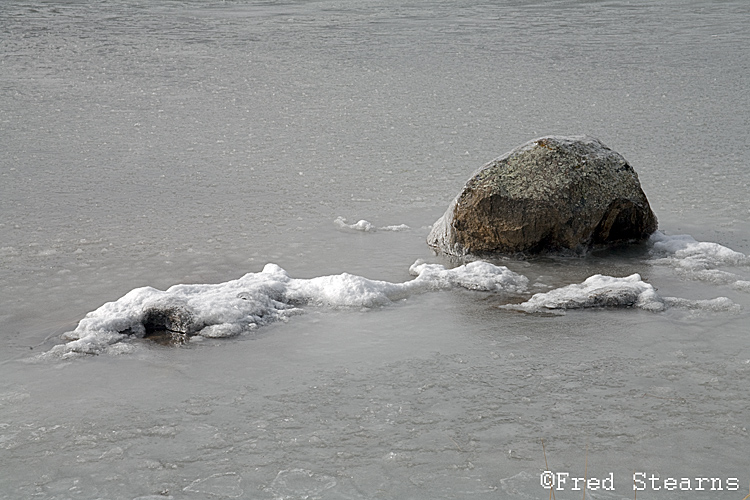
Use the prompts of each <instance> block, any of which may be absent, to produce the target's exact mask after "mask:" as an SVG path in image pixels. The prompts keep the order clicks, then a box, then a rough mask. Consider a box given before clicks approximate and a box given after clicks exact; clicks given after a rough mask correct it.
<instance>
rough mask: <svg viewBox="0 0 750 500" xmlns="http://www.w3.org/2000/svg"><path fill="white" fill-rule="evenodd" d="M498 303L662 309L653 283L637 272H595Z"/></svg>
mask: <svg viewBox="0 0 750 500" xmlns="http://www.w3.org/2000/svg"><path fill="white" fill-rule="evenodd" d="M501 307H503V308H507V309H517V310H521V311H525V312H528V313H534V312H541V311H550V310H552V311H562V310H565V309H584V308H592V307H637V308H640V309H646V310H649V311H662V310H663V309H664V302H663V300H662V299H661V298H660V297H659V296H658V295H657V294H656V291H655V290H654V287H653V286H652V285H650V284H649V283H646V282H644V281H643V280H642V279H641V276H640V275H639V274H632V275H630V276H626V277H624V278H614V277H612V276H605V275H602V274H595V275H593V276H591V277H589V278H587V279H586V280H585V281H584V282H583V283H574V284H572V285H567V286H564V287H561V288H555V289H553V290H550V291H549V292H543V293H537V294H534V295H533V296H532V297H531V298H530V299H529V300H527V301H526V302H523V303H521V304H508V305H505V306H501Z"/></svg>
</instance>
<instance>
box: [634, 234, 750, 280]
mask: <svg viewBox="0 0 750 500" xmlns="http://www.w3.org/2000/svg"><path fill="white" fill-rule="evenodd" d="M649 241H650V243H651V245H652V248H651V253H652V254H653V255H654V257H656V258H655V259H654V260H652V261H651V262H652V263H653V264H661V265H668V266H671V267H673V268H674V269H675V270H676V271H677V272H678V273H679V274H681V275H683V276H685V277H686V278H689V279H694V280H699V281H705V282H708V283H712V284H715V285H730V286H731V287H733V288H735V289H736V290H741V291H750V286H749V283H750V282H748V281H747V280H745V279H744V278H743V277H742V276H739V275H737V274H735V273H732V272H728V271H723V270H721V269H716V268H717V267H719V266H725V267H740V266H749V265H750V258H748V256H747V255H745V254H743V253H741V252H736V251H734V250H732V249H731V248H727V247H725V246H723V245H720V244H718V243H713V242H710V241H696V240H695V239H694V238H693V237H692V236H690V235H688V234H680V235H675V236H667V235H666V234H664V233H662V232H660V231H657V232H655V233H654V234H652V235H651V237H650V238H649Z"/></svg>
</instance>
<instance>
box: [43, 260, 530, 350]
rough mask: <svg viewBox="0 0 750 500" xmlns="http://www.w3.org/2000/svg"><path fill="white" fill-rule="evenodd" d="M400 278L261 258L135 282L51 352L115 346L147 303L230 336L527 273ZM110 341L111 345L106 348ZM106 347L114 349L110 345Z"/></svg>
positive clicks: (429, 270) (140, 327) (521, 279)
mask: <svg viewBox="0 0 750 500" xmlns="http://www.w3.org/2000/svg"><path fill="white" fill-rule="evenodd" d="M409 273H410V274H411V275H412V276H415V278H414V279H413V280H410V281H406V282H404V283H391V282H388V281H379V280H371V279H368V278H364V277H362V276H357V275H353V274H348V273H342V274H337V275H330V276H319V277H316V278H311V279H295V278H291V277H290V276H289V275H288V274H287V272H286V271H285V270H284V269H282V268H281V267H279V266H277V265H276V264H266V266H265V267H264V268H263V270H262V271H261V272H259V273H248V274H246V275H244V276H243V277H241V278H239V279H236V280H232V281H228V282H225V283H218V284H195V285H175V286H172V287H170V288H168V289H167V290H164V291H162V290H157V289H156V288H152V287H142V288H136V289H134V290H131V291H130V292H128V293H127V294H125V295H124V296H123V297H122V298H120V299H118V300H116V301H114V302H108V303H106V304H104V305H102V306H101V307H99V308H98V309H96V310H95V311H92V312H90V313H88V314H87V315H86V316H85V317H84V318H83V319H82V320H81V321H80V322H79V323H78V326H77V327H76V329H75V330H73V331H71V332H67V333H65V334H64V335H63V338H64V339H66V340H70V341H71V342H68V343H67V344H63V345H59V346H55V347H54V348H53V349H52V351H51V353H52V354H53V355H60V356H68V355H76V354H99V353H101V352H105V351H106V352H111V353H121V352H127V348H126V347H123V346H122V345H118V343H119V342H120V341H123V340H126V339H128V338H139V337H143V336H144V335H145V334H146V327H145V326H144V323H145V321H146V317H147V314H148V313H149V311H153V310H155V309H156V310H179V311H187V313H188V315H189V318H190V321H191V324H192V331H191V332H189V333H191V334H195V335H199V336H202V337H209V338H218V337H231V336H235V335H239V334H241V333H244V332H247V331H251V330H254V329H256V328H258V327H260V326H263V325H267V324H269V323H273V322H277V321H285V320H287V319H288V318H289V317H290V316H292V315H295V314H299V313H301V312H303V310H302V307H303V306H306V305H312V306H324V307H332V308H342V307H344V308H373V307H378V306H385V305H388V304H391V303H392V302H394V301H397V300H402V299H406V298H408V297H409V296H412V295H414V294H419V293H424V292H429V291H438V290H448V289H451V288H453V287H463V288H467V289H471V290H482V291H505V292H510V293H520V292H523V291H524V290H526V287H527V285H528V279H527V278H526V277H525V276H522V275H520V274H516V273H514V272H512V271H510V270H509V269H508V268H506V267H504V266H495V265H493V264H489V263H487V262H472V263H469V264H466V265H463V266H460V267H456V268H452V269H446V268H445V267H444V266H442V265H440V264H428V263H425V262H424V261H422V260H418V261H416V262H415V263H414V264H413V265H412V266H411V267H410V268H409ZM113 346H115V347H113ZM113 349H114V350H113Z"/></svg>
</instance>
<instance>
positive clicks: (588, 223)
mask: <svg viewBox="0 0 750 500" xmlns="http://www.w3.org/2000/svg"><path fill="white" fill-rule="evenodd" d="M656 229H657V220H656V216H655V215H654V213H653V212H652V210H651V207H650V206H649V203H648V200H647V199H646V195H645V194H644V193H643V190H642V189H641V185H640V182H639V180H638V175H637V174H636V173H635V171H634V170H633V168H632V167H631V166H630V165H629V164H628V162H627V161H626V160H625V159H624V158H623V157H622V156H621V155H620V154H618V153H616V152H614V151H612V150H611V149H609V148H608V147H607V146H605V145H604V144H602V143H601V142H600V141H599V140H598V139H595V138H593V137H589V136H574V137H555V136H551V137H543V138H539V139H535V140H533V141H530V142H528V143H526V144H524V145H522V146H520V147H518V148H516V149H514V150H512V151H510V152H508V153H506V154H505V155H503V156H501V157H499V158H497V159H495V160H493V161H491V162H490V163H488V164H486V165H485V166H483V167H482V168H480V169H479V170H478V171H477V172H475V173H474V175H472V177H471V178H470V179H469V181H468V182H467V183H466V185H465V186H464V188H463V189H462V191H461V192H460V193H459V195H458V196H457V197H456V198H455V199H454V200H453V202H452V203H451V204H450V206H449V207H448V210H447V211H446V212H445V214H444V215H443V216H442V217H441V218H440V219H439V220H438V221H437V222H436V223H435V224H434V225H433V228H432V231H431V233H430V235H429V237H428V240H427V243H428V244H429V245H430V246H431V247H433V248H434V249H435V250H437V251H439V252H441V253H444V254H448V255H453V256H464V255H467V254H475V255H481V254H488V253H505V254H516V253H525V254H534V253H541V252H555V251H574V252H585V251H586V250H588V249H590V248H591V247H593V246H600V245H601V246H605V245H612V244H619V243H623V242H628V241H640V240H644V239H646V238H648V236H649V235H650V234H651V233H653V232H654V231H655V230H656Z"/></svg>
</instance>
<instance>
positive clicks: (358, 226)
mask: <svg viewBox="0 0 750 500" xmlns="http://www.w3.org/2000/svg"><path fill="white" fill-rule="evenodd" d="M333 223H334V224H336V225H337V226H338V227H339V228H341V229H349V230H353V231H362V232H365V233H374V232H375V231H396V232H398V231H408V230H409V229H411V228H410V227H409V226H407V225H406V224H397V225H392V226H383V227H375V225H374V224H372V223H371V222H369V221H366V220H364V219H362V220H360V221H357V222H355V223H354V224H347V222H346V219H345V218H344V217H337V218H336V220H334V221H333Z"/></svg>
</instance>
